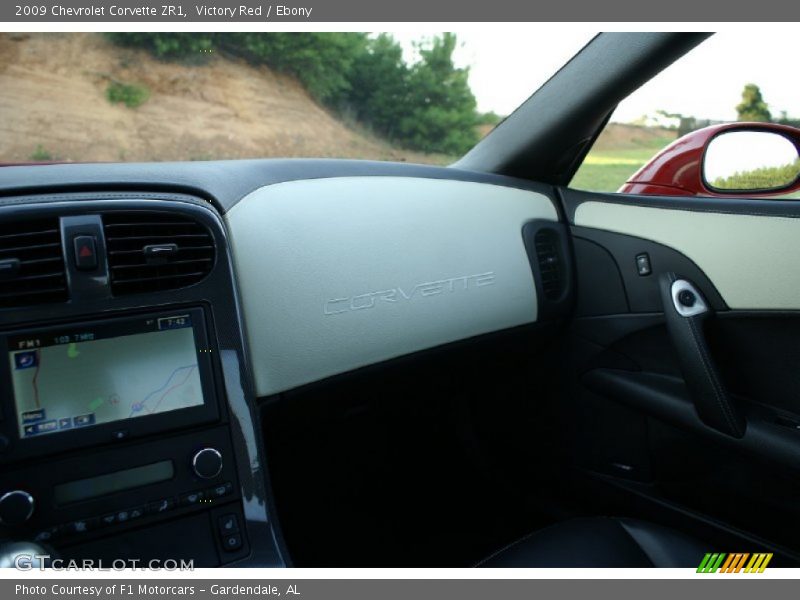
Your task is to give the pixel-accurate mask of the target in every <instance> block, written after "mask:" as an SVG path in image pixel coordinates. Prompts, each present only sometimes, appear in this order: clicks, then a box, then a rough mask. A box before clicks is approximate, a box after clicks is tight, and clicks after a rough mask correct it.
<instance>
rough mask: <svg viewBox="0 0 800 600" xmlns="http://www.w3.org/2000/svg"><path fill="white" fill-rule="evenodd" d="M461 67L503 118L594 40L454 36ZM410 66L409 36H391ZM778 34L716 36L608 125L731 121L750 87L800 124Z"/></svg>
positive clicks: (787, 52) (578, 33) (558, 34)
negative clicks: (673, 117)
mask: <svg viewBox="0 0 800 600" xmlns="http://www.w3.org/2000/svg"><path fill="white" fill-rule="evenodd" d="M455 33H456V34H457V36H458V40H459V42H460V45H459V47H458V49H457V50H456V52H455V54H454V60H455V62H456V64H457V65H458V66H468V67H469V68H470V86H471V87H472V91H473V93H474V94H475V96H476V98H477V100H478V109H479V110H480V111H482V112H486V111H494V112H496V113H498V114H500V115H507V114H509V113H510V112H512V111H513V110H514V109H515V108H516V107H517V106H519V105H520V104H521V103H522V102H524V101H525V100H526V99H527V98H528V97H529V96H530V95H531V94H532V93H533V92H534V91H535V90H536V89H538V88H539V87H540V86H541V85H542V84H543V83H545V82H546V81H547V79H549V78H550V76H552V75H553V74H554V73H555V72H556V71H557V70H558V68H559V67H560V66H561V65H563V64H564V63H565V62H566V61H567V60H569V59H570V58H571V57H572V56H574V55H575V53H577V52H578V51H580V49H581V48H582V47H583V46H584V45H585V44H586V43H587V42H588V41H589V40H591V38H592V37H593V36H594V35H595V32H594V31H591V30H589V29H586V30H572V31H570V30H565V29H564V28H558V29H556V30H551V31H548V28H546V27H541V26H538V27H537V26H535V25H532V29H531V30H530V31H524V30H521V29H510V30H509V29H499V28H497V29H495V30H494V31H493V30H492V25H491V24H487V26H486V30H485V31H480V32H479V31H475V30H466V31H461V32H459V31H458V30H456V31H455ZM393 35H394V36H395V37H396V38H397V39H398V40H400V41H401V43H402V44H403V47H404V49H405V51H406V56H407V58H410V59H413V50H412V41H413V40H416V39H419V38H420V36H419V35H414V34H413V33H412V32H403V33H401V34H393ZM793 38H794V36H786V35H776V32H775V31H771V30H770V29H769V28H766V27H765V28H763V29H762V31H758V30H753V31H748V32H747V36H746V37H745V40H746V42H743V36H742V34H741V32H739V31H728V32H722V33H717V34H716V35H714V36H712V37H711V38H710V39H708V40H706V41H705V42H703V43H702V44H701V45H700V46H698V47H697V48H695V49H694V50H692V51H691V52H690V53H689V54H687V55H686V56H684V57H683V58H681V59H679V60H678V61H677V62H676V63H674V64H673V65H672V66H671V67H669V68H668V69H666V70H665V71H663V72H662V73H660V74H659V75H658V76H657V77H656V78H654V79H653V80H651V81H650V82H648V83H647V84H645V85H644V86H643V87H642V88H640V89H639V90H637V91H636V92H634V93H633V94H632V95H631V96H630V97H629V98H628V99H627V100H626V101H624V102H623V103H622V104H620V106H619V107H618V109H617V111H616V112H615V113H614V116H613V117H612V120H614V121H618V122H623V123H624V122H630V121H633V120H635V119H637V118H639V117H641V116H642V115H650V114H654V113H655V112H656V111H657V110H666V111H667V112H671V113H681V114H684V115H687V116H694V117H697V118H701V119H713V120H721V121H731V120H735V119H736V110H735V106H736V104H738V103H739V102H740V100H741V94H742V89H743V88H744V86H745V84H747V83H755V84H757V85H758V86H759V87H760V88H761V92H762V94H763V96H764V99H765V100H766V102H767V103H768V104H769V107H770V110H771V111H772V114H773V116H775V117H779V116H780V111H781V110H785V111H787V112H788V114H789V115H790V116H793V117H800V83H798V78H797V74H796V73H795V72H794V71H795V69H794V64H795V63H796V60H795V56H796V53H797V42H796V39H793Z"/></svg>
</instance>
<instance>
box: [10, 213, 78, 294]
mask: <svg viewBox="0 0 800 600" xmlns="http://www.w3.org/2000/svg"><path fill="white" fill-rule="evenodd" d="M67 297H68V295H67V279H66V275H65V270H64V255H63V253H62V249H61V229H60V227H59V222H58V218H57V217H54V218H51V219H36V220H30V221H12V222H7V223H3V224H2V225H0V308H9V307H12V306H30V305H34V304H46V303H49V302H66V301H67Z"/></svg>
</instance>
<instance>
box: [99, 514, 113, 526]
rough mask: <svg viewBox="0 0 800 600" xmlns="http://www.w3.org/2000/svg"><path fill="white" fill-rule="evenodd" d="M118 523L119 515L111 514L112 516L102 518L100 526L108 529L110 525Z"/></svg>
mask: <svg viewBox="0 0 800 600" xmlns="http://www.w3.org/2000/svg"><path fill="white" fill-rule="evenodd" d="M116 522H117V513H111V514H110V515H103V516H102V517H100V526H101V527H107V526H108V525H113V524H114V523H116Z"/></svg>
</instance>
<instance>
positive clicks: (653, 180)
mask: <svg viewBox="0 0 800 600" xmlns="http://www.w3.org/2000/svg"><path fill="white" fill-rule="evenodd" d="M618 191H619V192H620V193H623V194H644V195H664V196H711V197H718V198H736V197H749V198H758V197H769V196H776V195H785V194H792V197H795V194H800V128H797V127H793V126H790V125H782V124H778V123H720V124H719V125H711V126H710V127H706V128H704V129H698V130H697V131H692V132H690V133H687V134H686V135H684V136H682V137H680V138H678V139H677V140H675V141H674V142H672V143H671V144H670V145H669V146H667V147H666V148H664V149H663V150H662V151H661V152H659V153H658V154H656V155H655V156H654V157H653V158H651V159H650V160H649V161H648V162H647V163H646V164H645V165H644V166H642V167H641V168H640V169H639V170H638V171H636V173H634V174H633V175H632V176H631V177H630V178H629V179H628V181H627V182H626V183H625V184H624V185H623V186H622V187H620V188H619V190H618ZM798 197H800V196H798Z"/></svg>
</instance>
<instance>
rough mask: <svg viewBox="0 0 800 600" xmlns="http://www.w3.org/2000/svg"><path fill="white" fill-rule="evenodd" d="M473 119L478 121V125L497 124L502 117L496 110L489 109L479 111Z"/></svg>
mask: <svg viewBox="0 0 800 600" xmlns="http://www.w3.org/2000/svg"><path fill="white" fill-rule="evenodd" d="M475 119H476V121H477V122H478V125H497V124H499V123H500V121H502V120H503V117H501V116H500V115H498V114H497V113H496V112H493V111H489V112H485V113H479V114H478V115H477V116H476V117H475Z"/></svg>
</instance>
